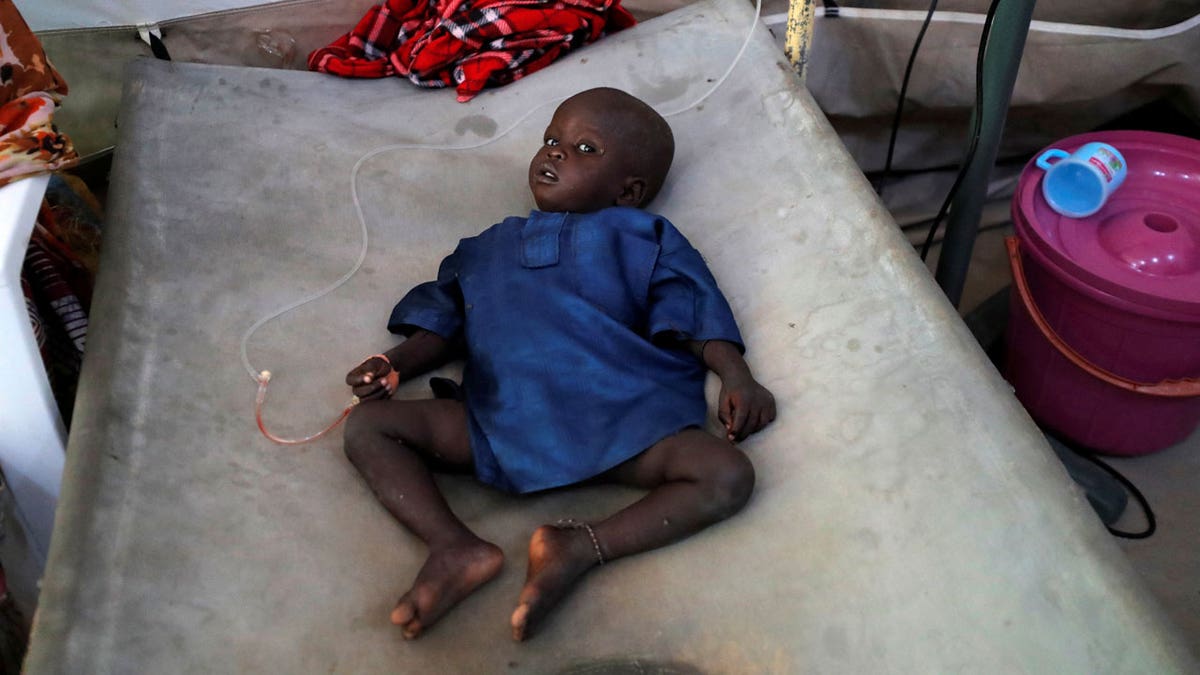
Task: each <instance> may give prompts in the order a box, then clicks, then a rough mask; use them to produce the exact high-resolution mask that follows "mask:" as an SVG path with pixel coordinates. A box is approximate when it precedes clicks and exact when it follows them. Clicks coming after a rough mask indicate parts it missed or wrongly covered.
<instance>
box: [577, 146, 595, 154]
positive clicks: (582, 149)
mask: <svg viewBox="0 0 1200 675" xmlns="http://www.w3.org/2000/svg"><path fill="white" fill-rule="evenodd" d="M575 147H576V148H578V149H579V151H580V152H582V153H584V154H588V155H590V154H591V153H593V152H595V151H596V148H595V146H593V145H590V144H588V143H580V144H579V145H576V146H575Z"/></svg>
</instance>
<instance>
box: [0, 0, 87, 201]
mask: <svg viewBox="0 0 1200 675" xmlns="http://www.w3.org/2000/svg"><path fill="white" fill-rule="evenodd" d="M66 93H67V83H66V82H65V81H64V80H63V79H62V76H60V75H59V74H58V71H56V70H55V69H54V66H53V65H51V63H50V62H49V61H48V60H47V59H46V53H45V52H44V51H43V50H42V45H41V43H40V42H38V39H37V37H36V36H35V35H34V34H33V32H32V31H30V30H29V26H28V25H27V24H26V23H25V19H24V18H22V17H21V14H20V12H18V11H17V8H16V6H15V5H13V3H12V0H0V187H2V186H4V185H6V184H8V183H10V182H12V181H13V180H15V179H17V178H20V177H21V176H26V175H29V174H33V173H42V172H45V171H53V170H55V169H61V168H65V167H68V166H71V165H73V164H75V163H76V162H77V161H78V155H76V153H75V148H74V146H72V145H71V141H70V139H68V138H67V137H66V136H65V135H63V134H62V133H60V132H59V131H58V129H56V128H55V127H54V123H53V115H54V108H55V107H56V106H57V105H58V102H59V100H60V99H61V97H62V96H65V95H66Z"/></svg>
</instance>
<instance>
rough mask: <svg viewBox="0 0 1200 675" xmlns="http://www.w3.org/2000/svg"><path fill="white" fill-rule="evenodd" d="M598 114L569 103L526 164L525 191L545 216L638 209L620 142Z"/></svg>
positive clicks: (608, 121) (609, 118)
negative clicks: (527, 179) (617, 207)
mask: <svg viewBox="0 0 1200 675" xmlns="http://www.w3.org/2000/svg"><path fill="white" fill-rule="evenodd" d="M612 117H613V116H606V115H605V114H604V112H603V111H602V110H600V111H597V110H595V109H594V108H593V107H589V106H586V105H582V104H579V103H577V102H574V101H571V100H568V101H566V102H565V103H563V104H562V105H561V106H559V108H558V110H556V111H555V113H554V118H553V119H552V120H551V121H550V126H548V127H546V134H545V138H544V141H543V144H542V147H541V148H540V149H539V150H538V151H537V153H536V154H534V156H533V160H532V161H531V162H530V163H529V189H530V190H531V191H533V198H534V201H536V202H537V206H538V208H539V209H541V210H543V211H573V212H575V213H588V212H591V211H598V210H600V209H603V208H605V207H609V206H614V205H622V206H638V205H639V202H640V201H641V195H640V193H638V194H637V195H633V194H632V192H633V190H631V184H633V183H635V182H638V181H639V180H640V179H637V178H635V177H634V176H633V175H632V174H631V172H630V169H629V167H630V166H631V162H629V161H628V160H629V158H628V156H627V154H626V153H628V152H630V149H629V148H627V147H625V146H626V144H625V142H624V137H623V135H622V134H621V133H620V131H619V129H618V128H617V125H616V124H615V123H614V122H615V120H614V119H612Z"/></svg>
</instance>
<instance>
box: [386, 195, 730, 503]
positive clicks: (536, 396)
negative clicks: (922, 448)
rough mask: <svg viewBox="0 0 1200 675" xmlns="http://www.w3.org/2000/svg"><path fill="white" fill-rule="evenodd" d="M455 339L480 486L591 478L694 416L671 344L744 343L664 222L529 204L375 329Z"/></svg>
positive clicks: (693, 258)
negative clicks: (462, 357)
mask: <svg viewBox="0 0 1200 675" xmlns="http://www.w3.org/2000/svg"><path fill="white" fill-rule="evenodd" d="M417 328H423V329H426V330H429V331H431V332H433V333H437V334H438V335H440V336H442V337H444V338H447V339H452V340H459V341H461V342H462V344H463V346H464V347H465V351H466V365H465V368H464V371H463V390H464V393H465V399H466V409H467V420H468V424H469V431H470V439H471V449H472V454H473V456H474V459H475V467H476V468H475V470H476V474H477V476H478V477H479V479H480V480H482V481H483V482H485V483H488V484H491V485H494V486H496V487H498V488H500V489H503V490H507V491H509V492H531V491H534V490H543V489H547V488H552V487H557V486H560V485H568V484H570V483H576V482H579V481H581V480H585V479H587V478H590V477H592V476H595V475H597V474H599V473H601V472H603V471H605V470H607V469H610V468H612V467H614V466H616V465H618V464H620V463H621V462H624V461H625V460H627V459H630V458H631V457H634V456H636V455H637V454H638V453H640V452H642V451H643V450H645V449H646V448H648V447H650V446H651V445H653V444H654V443H656V442H658V441H659V440H661V439H663V438H666V437H667V436H670V435H671V434H673V433H675V432H678V431H680V430H682V429H685V428H687V427H692V426H703V425H704V422H705V417H706V412H707V410H706V403H705V400H704V378H705V373H706V368H705V367H704V364H703V363H701V362H699V361H698V360H697V359H696V358H695V357H694V356H693V355H692V354H691V353H690V352H689V351H687V350H685V349H678V348H670V347H667V346H664V344H666V343H670V342H672V341H675V340H711V339H718V340H727V341H729V342H732V343H734V344H736V345H737V346H738V348H739V349H742V341H741V335H740V334H739V333H738V329H737V324H736V323H735V322H734V319H733V313H732V312H731V311H730V309H729V303H728V302H726V300H725V297H724V296H723V295H722V294H721V291H720V289H718V288H717V283H716V281H715V280H714V279H713V277H712V274H711V273H710V272H709V271H708V267H707V266H706V265H705V263H704V260H703V258H701V257H700V254H699V253H698V252H697V251H696V249H694V248H692V245H691V244H689V243H688V241H687V239H685V238H684V236H683V235H682V234H681V233H680V232H679V231H678V230H676V229H675V227H674V226H673V225H671V223H669V222H667V220H666V219H665V218H662V217H660V216H656V215H654V214H651V213H647V212H645V211H641V210H639V209H633V208H625V207H612V208H608V209H604V210H601V211H597V212H594V213H588V214H574V213H543V212H541V211H533V212H532V213H530V214H529V217H528V218H520V217H511V218H507V219H505V220H504V221H503V222H501V223H499V224H496V225H493V226H492V227H490V228H488V229H487V230H485V231H484V232H483V233H481V234H479V235H478V236H475V237H471V238H469V239H463V240H462V241H460V242H459V244H458V248H456V249H455V251H454V253H452V254H451V255H450V256H449V257H447V258H446V259H445V260H443V261H442V265H441V268H440V269H439V271H438V278H437V281H431V282H428V283H424V284H421V285H420V286H417V287H416V288H414V289H413V290H411V291H410V292H409V293H408V294H407V295H405V296H404V298H403V299H402V300H401V301H400V302H399V303H398V304H397V305H396V307H395V309H394V310H392V315H391V319H390V320H389V321H388V330H390V331H392V332H393V333H403V334H405V335H408V334H410V333H412V332H413V331H414V330H415V329H417Z"/></svg>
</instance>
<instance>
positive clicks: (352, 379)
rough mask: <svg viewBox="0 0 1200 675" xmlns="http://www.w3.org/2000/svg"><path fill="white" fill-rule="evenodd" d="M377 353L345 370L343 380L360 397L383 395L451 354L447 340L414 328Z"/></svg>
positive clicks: (383, 396) (390, 393) (386, 394)
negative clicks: (344, 378)
mask: <svg viewBox="0 0 1200 675" xmlns="http://www.w3.org/2000/svg"><path fill="white" fill-rule="evenodd" d="M381 356H383V357H384V358H380V356H372V357H370V358H368V359H367V360H365V361H363V362H362V363H360V364H358V365H357V366H355V367H354V369H353V370H351V371H350V372H349V373H347V374H346V384H348V385H350V387H352V388H353V390H354V395H355V396H357V397H359V398H360V399H362V400H368V399H373V398H386V397H388V396H391V395H392V393H393V392H394V391H395V388H396V385H397V384H399V383H400V382H404V381H405V380H408V379H410V378H413V377H416V376H417V375H420V374H421V373H425V372H428V371H430V370H433V369H434V368H437V367H438V366H440V365H442V364H443V363H446V362H447V361H449V360H450V359H451V358H452V357H453V349H452V347H451V344H450V342H449V341H448V340H446V339H445V338H443V337H442V336H440V335H438V334H437V333H431V332H429V331H427V330H418V331H417V332H415V333H413V334H412V335H410V336H409V337H408V339H407V340H405V341H404V342H401V343H400V344H398V345H396V346H395V347H393V348H391V349H389V350H388V351H386V352H384V353H383V354H382V355H381Z"/></svg>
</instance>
